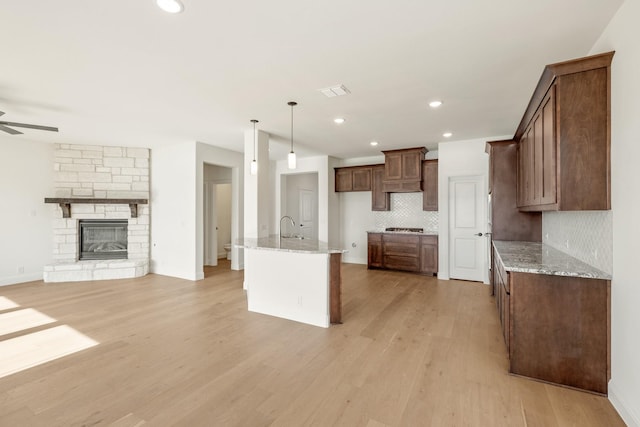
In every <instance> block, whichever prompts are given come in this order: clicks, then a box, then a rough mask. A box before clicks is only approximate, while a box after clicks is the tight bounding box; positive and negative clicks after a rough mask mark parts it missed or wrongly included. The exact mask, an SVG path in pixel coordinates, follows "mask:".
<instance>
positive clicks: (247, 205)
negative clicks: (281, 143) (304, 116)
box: [244, 129, 271, 237]
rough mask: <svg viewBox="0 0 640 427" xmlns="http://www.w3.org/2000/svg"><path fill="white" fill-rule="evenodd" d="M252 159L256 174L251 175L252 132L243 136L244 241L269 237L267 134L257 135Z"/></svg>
mask: <svg viewBox="0 0 640 427" xmlns="http://www.w3.org/2000/svg"><path fill="white" fill-rule="evenodd" d="M256 133H257V138H256V141H257V142H256V144H255V159H256V160H257V162H258V173H257V174H256V175H251V171H250V165H251V161H252V160H253V158H254V157H253V156H254V134H253V129H250V130H247V131H245V133H244V237H266V236H268V235H269V200H270V197H271V188H270V186H269V182H270V179H269V134H268V133H266V132H263V131H260V130H258V131H256Z"/></svg>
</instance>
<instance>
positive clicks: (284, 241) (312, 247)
mask: <svg viewBox="0 0 640 427" xmlns="http://www.w3.org/2000/svg"><path fill="white" fill-rule="evenodd" d="M235 246H236V247H238V248H245V249H266V250H271V251H282V252H296V253H306V254H343V253H346V252H349V251H347V250H345V249H340V248H339V247H338V245H335V246H334V245H329V244H328V243H326V242H322V241H319V240H311V239H297V238H292V237H287V238H280V236H278V235H275V234H274V235H270V236H268V237H260V238H249V237H245V238H244V239H238V240H237V241H236V244H235Z"/></svg>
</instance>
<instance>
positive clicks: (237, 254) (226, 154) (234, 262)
mask: <svg viewBox="0 0 640 427" xmlns="http://www.w3.org/2000/svg"><path fill="white" fill-rule="evenodd" d="M195 146H196V153H195V154H196V156H195V161H194V163H195V164H194V166H193V167H195V170H196V180H195V185H196V198H195V209H196V230H195V233H196V234H195V240H196V242H195V246H196V247H195V249H196V258H195V261H196V266H195V275H196V277H197V279H196V280H199V279H203V278H204V272H203V253H204V215H203V213H204V198H203V188H204V164H205V163H208V164H212V165H218V166H223V167H227V168H231V242H232V243H233V242H235V241H236V240H237V239H238V238H240V237H241V236H242V235H243V230H244V167H243V166H244V154H242V153H238V152H236V151H230V150H225V149H224V148H218V147H214V146H212V145H209V144H204V143H202V142H197V143H196V144H195ZM242 268H244V253H243V251H242V250H239V249H238V248H236V247H233V248H232V250H231V269H232V270H241V269H242ZM192 280H193V279H192Z"/></svg>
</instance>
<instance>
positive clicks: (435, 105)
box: [429, 101, 442, 108]
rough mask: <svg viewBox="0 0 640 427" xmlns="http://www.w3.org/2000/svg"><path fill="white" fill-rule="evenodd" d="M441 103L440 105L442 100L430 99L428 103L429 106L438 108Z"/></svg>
mask: <svg viewBox="0 0 640 427" xmlns="http://www.w3.org/2000/svg"><path fill="white" fill-rule="evenodd" d="M441 105H442V101H431V102H430V103H429V107H431V108H438V107H439V106H441Z"/></svg>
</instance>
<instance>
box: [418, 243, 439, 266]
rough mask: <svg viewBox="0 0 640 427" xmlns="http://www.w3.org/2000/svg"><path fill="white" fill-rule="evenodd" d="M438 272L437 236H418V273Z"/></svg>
mask: <svg viewBox="0 0 640 427" xmlns="http://www.w3.org/2000/svg"><path fill="white" fill-rule="evenodd" d="M437 272H438V236H420V273H422V274H436V273H437Z"/></svg>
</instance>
